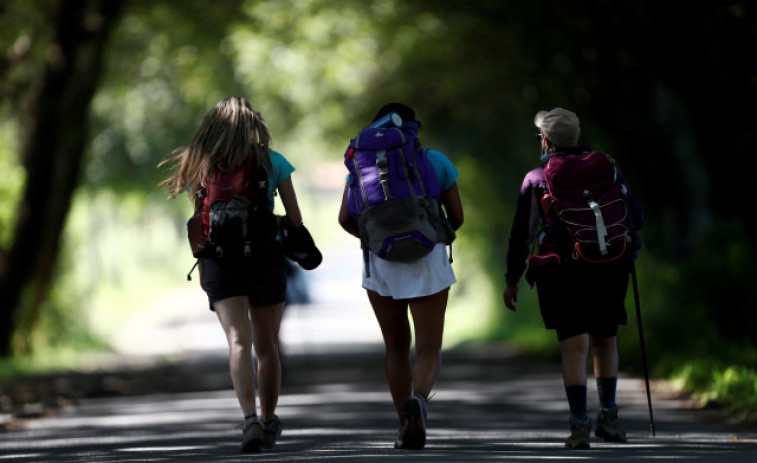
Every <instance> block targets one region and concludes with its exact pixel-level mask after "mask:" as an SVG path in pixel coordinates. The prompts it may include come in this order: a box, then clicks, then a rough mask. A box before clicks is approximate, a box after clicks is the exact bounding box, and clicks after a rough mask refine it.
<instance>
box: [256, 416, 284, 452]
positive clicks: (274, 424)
mask: <svg viewBox="0 0 757 463" xmlns="http://www.w3.org/2000/svg"><path fill="white" fill-rule="evenodd" d="M261 423H263V421H262V420H261ZM280 435H281V420H280V419H279V417H278V416H276V415H273V419H272V420H271V421H269V422H267V423H263V447H265V448H267V449H272V448H273V447H274V446H275V445H276V438H277V437H279V436H280Z"/></svg>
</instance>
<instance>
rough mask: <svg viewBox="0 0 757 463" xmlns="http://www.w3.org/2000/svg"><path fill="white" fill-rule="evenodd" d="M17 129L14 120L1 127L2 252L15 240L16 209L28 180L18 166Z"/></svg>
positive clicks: (0, 206)
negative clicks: (25, 182)
mask: <svg viewBox="0 0 757 463" xmlns="http://www.w3.org/2000/svg"><path fill="white" fill-rule="evenodd" d="M15 129H16V124H15V123H14V121H13V120H5V121H4V123H3V124H2V125H1V126H0V172H2V173H3V181H2V182H0V197H2V198H3V201H0V250H2V249H7V248H8V246H10V243H11V239H12V238H13V226H14V225H15V217H16V208H17V206H18V202H19V200H20V198H21V192H22V190H23V186H24V181H25V178H26V175H25V172H24V170H23V169H22V168H21V166H19V164H18V159H17V154H16V153H17V143H16V137H15V133H16V131H15Z"/></svg>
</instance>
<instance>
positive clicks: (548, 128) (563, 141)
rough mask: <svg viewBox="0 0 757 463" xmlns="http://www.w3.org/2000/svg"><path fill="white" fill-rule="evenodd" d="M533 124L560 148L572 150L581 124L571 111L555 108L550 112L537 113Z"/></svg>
mask: <svg viewBox="0 0 757 463" xmlns="http://www.w3.org/2000/svg"><path fill="white" fill-rule="evenodd" d="M534 124H535V125H536V127H538V128H539V129H540V130H541V133H543V134H544V136H545V137H547V139H548V140H549V141H551V142H552V143H554V144H555V145H557V146H559V147H560V148H573V147H574V146H577V145H578V136H579V135H580V134H581V124H580V122H579V121H578V116H576V113H574V112H572V111H568V110H567V109H563V108H555V109H553V110H551V111H539V112H538V113H536V117H534Z"/></svg>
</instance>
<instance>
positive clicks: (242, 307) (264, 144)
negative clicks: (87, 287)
mask: <svg viewBox="0 0 757 463" xmlns="http://www.w3.org/2000/svg"><path fill="white" fill-rule="evenodd" d="M270 144H271V134H270V132H269V129H268V126H267V125H266V123H265V121H264V120H263V118H262V116H261V115H260V113H259V112H257V111H255V110H254V109H253V108H252V106H251V105H250V103H249V102H247V100H245V99H243V98H236V97H233V98H226V99H224V100H222V101H220V102H219V103H218V104H217V105H216V106H215V107H214V108H213V109H212V110H211V111H210V112H208V114H207V115H206V116H205V118H204V119H203V120H202V123H201V124H200V127H199V128H198V130H197V132H196V133H195V136H194V138H193V140H192V142H191V144H190V145H189V146H187V147H181V148H178V149H177V150H176V151H175V152H174V153H175V156H174V157H172V158H170V159H168V160H166V161H164V162H163V163H161V165H164V164H171V165H172V166H173V167H174V169H175V170H174V172H173V175H172V176H171V177H169V178H168V179H167V180H166V181H164V182H163V184H166V185H168V188H169V193H170V196H171V197H172V198H175V197H177V196H179V195H180V194H182V193H184V192H187V193H188V194H189V196H190V198H191V199H194V197H195V193H196V192H197V191H198V190H200V189H202V188H203V187H204V186H205V185H206V184H207V183H206V182H207V181H208V179H210V178H211V177H212V176H213V175H214V174H216V173H218V172H237V170H238V169H241V168H243V166H245V165H246V164H247V163H249V162H253V163H256V165H257V168H258V169H259V168H263V169H265V170H266V173H267V178H268V188H267V192H266V193H267V201H266V204H267V205H268V208H269V210H270V211H272V210H273V206H274V203H273V197H274V191H276V190H277V191H278V194H279V196H280V198H281V201H282V203H283V205H284V208H285V210H286V220H287V221H288V222H287V223H288V226H290V227H292V228H297V227H299V226H301V225H302V216H301V214H300V209H299V206H298V203H297V196H296V194H295V191H294V187H293V186H292V179H291V173H292V172H293V171H294V167H292V165H291V164H290V163H289V162H288V161H287V160H286V159H285V158H284V156H282V155H281V154H280V153H277V152H276V151H273V150H271V149H270ZM250 157H252V159H250ZM253 181H254V180H253ZM199 262H200V275H201V285H202V288H203V289H204V290H205V292H206V293H207V295H208V300H209V303H210V309H211V310H214V311H215V312H216V314H217V316H218V319H219V320H220V322H221V326H222V327H223V331H224V333H225V335H226V340H227V342H228V345H229V370H230V374H231V379H232V383H233V386H234V391H235V393H236V396H237V399H238V400H239V405H240V407H241V409H242V413H243V416H244V426H243V430H242V442H241V444H240V451H241V452H243V453H248V452H256V451H259V450H260V448H261V447H265V448H272V447H273V446H274V444H275V442H276V438H277V437H278V436H279V435H280V434H281V422H280V421H279V418H278V417H277V416H276V415H275V411H276V405H277V403H278V399H279V393H280V388H281V362H280V359H279V327H280V326H281V319H282V315H283V312H284V300H285V294H286V267H285V260H284V253H283V251H282V246H281V243H280V241H278V240H273V242H272V243H267V244H266V245H265V247H264V248H263V252H261V253H258V254H253V256H252V257H244V256H241V255H240V256H224V257H219V258H216V257H208V258H201V259H200V261H199ZM253 345H254V348H255V356H256V357H257V378H256V377H255V370H254V368H253V361H252V347H253ZM256 379H257V386H258V393H259V399H260V415H258V413H257V406H256V397H255V384H256Z"/></svg>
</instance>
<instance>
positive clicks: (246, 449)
mask: <svg viewBox="0 0 757 463" xmlns="http://www.w3.org/2000/svg"><path fill="white" fill-rule="evenodd" d="M262 444H263V426H262V425H261V424H260V420H259V419H257V420H255V421H252V422H251V423H249V424H245V426H244V428H242V443H241V444H239V453H255V452H260V446H261V445H262Z"/></svg>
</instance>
